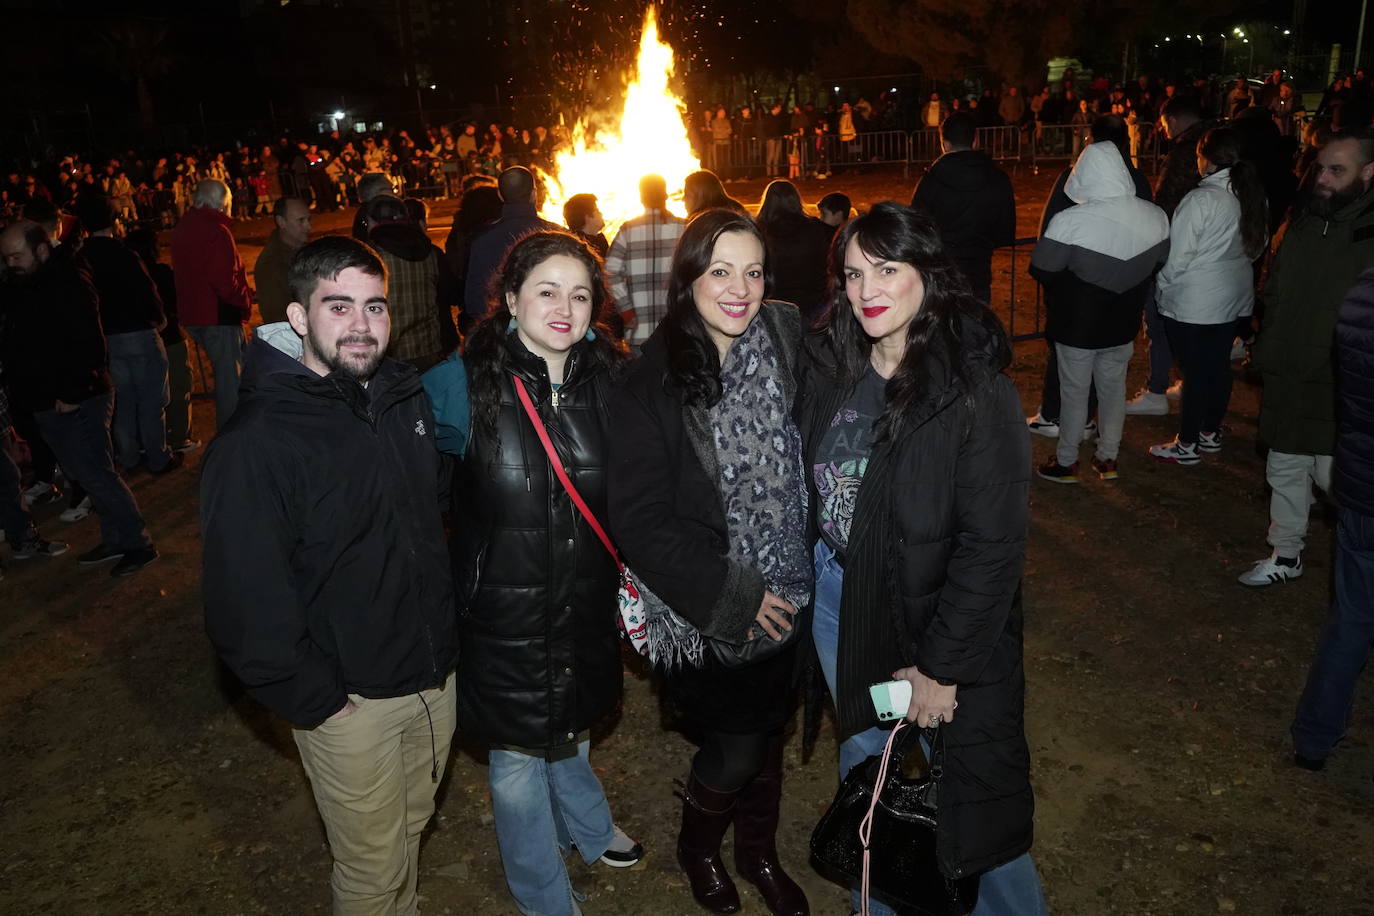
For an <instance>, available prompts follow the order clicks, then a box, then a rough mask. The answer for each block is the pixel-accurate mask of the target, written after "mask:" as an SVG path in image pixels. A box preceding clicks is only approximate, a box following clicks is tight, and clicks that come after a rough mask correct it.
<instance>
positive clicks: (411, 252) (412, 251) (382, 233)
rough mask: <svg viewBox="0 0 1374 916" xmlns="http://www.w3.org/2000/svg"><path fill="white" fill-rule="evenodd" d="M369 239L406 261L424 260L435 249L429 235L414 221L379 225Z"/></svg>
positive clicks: (374, 244) (375, 244)
mask: <svg viewBox="0 0 1374 916" xmlns="http://www.w3.org/2000/svg"><path fill="white" fill-rule="evenodd" d="M367 240H368V241H369V242H371V243H372V245H373V246H374V247H376V248H380V249H382V250H383V251H385V252H386V253H387V254H390V255H394V256H396V257H398V258H401V259H402V260H406V261H423V260H424V259H425V258H427V257H429V253H430V252H431V251H432V250H433V247H432V245H431V244H430V241H429V236H427V235H425V233H424V230H422V229H421V228H420V227H419V226H416V225H415V224H413V223H391V224H388V225H383V226H378V227H377V228H375V229H373V230H372V232H371V233H370V234H369V235H368V237H367Z"/></svg>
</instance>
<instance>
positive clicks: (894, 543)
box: [798, 321, 1034, 876]
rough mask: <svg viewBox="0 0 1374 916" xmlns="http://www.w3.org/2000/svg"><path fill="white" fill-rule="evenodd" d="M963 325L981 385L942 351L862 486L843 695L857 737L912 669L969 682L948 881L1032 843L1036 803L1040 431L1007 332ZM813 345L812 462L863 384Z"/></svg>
mask: <svg viewBox="0 0 1374 916" xmlns="http://www.w3.org/2000/svg"><path fill="white" fill-rule="evenodd" d="M961 336H962V337H963V338H964V340H965V341H966V344H965V347H966V349H965V354H966V364H965V372H966V374H967V376H968V378H967V381H960V380H958V379H957V378H956V377H955V376H954V375H953V373H951V372H949V371H947V370H946V369H945V368H944V367H943V366H941V365H940V364H939V363H938V362H937V361H936V360H934V359H930V360H928V364H929V365H930V371H931V382H930V388H929V394H928V396H927V397H926V398H925V400H924V401H923V402H922V404H921V406H920V407H919V408H917V409H916V410H915V411H914V412H913V413H912V415H911V416H910V417H909V418H908V422H907V426H906V428H905V431H904V432H903V434H902V435H901V437H900V438H899V439H898V441H897V442H896V443H895V444H884V445H880V446H878V447H877V448H875V450H874V452H873V454H872V456H871V457H870V460H869V463H868V469H867V472H866V473H865V475H864V479H863V483H862V485H861V486H860V488H859V495H858V502H857V504H856V506H855V511H854V519H853V523H852V526H851V528H850V536H849V548H848V550H847V552H846V558H847V559H846V568H845V576H844V586H843V591H842V594H841V604H840V608H841V609H840V621H841V624H840V634H839V666H838V669H839V670H838V685H837V686H838V693H839V696H837V697H835V698H834V699H835V707H836V710H837V712H838V714H839V719H840V726H841V731H842V732H843V733H844V734H853V733H856V732H859V731H862V730H864V729H867V728H871V727H873V726H874V725H878V724H880V723H878V722H877V720H876V716H875V714H874V711H873V706H872V703H871V701H870V699H869V694H868V687H869V685H871V684H875V683H878V682H880V681H886V680H889V679H890V678H891V676H892V672H893V671H895V670H896V669H898V668H901V667H906V666H911V665H915V666H917V667H918V668H920V670H921V671H922V672H923V673H925V674H926V675H927V676H929V677H933V678H937V679H939V680H941V681H952V682H954V683H956V684H957V685H958V695H957V699H958V701H959V711H958V713H957V714H956V715H955V718H954V721H953V722H951V723H949V724H948V725H947V726H946V727H945V729H946V742H947V750H948V756H947V760H946V766H945V779H944V783H943V787H942V793H941V795H940V820H939V827H938V844H937V845H938V855H939V859H940V865H941V870H942V871H943V872H944V873H945V874H947V875H949V876H962V875H967V874H972V873H976V872H980V871H984V870H986V869H988V868H992V867H994V866H997V865H1001V864H1003V863H1005V862H1008V861H1010V860H1012V859H1014V858H1016V857H1017V856H1019V855H1021V854H1022V853H1024V852H1025V851H1026V850H1028V849H1029V848H1030V844H1031V829H1032V815H1033V812H1034V799H1033V797H1032V794H1031V786H1030V778H1029V776H1030V755H1029V751H1028V749H1027V747H1026V739H1025V733H1024V728H1023V724H1022V707H1023V694H1024V676H1023V671H1022V661H1021V572H1022V567H1023V566H1024V562H1025V545H1026V529H1027V515H1028V506H1029V494H1030V442H1029V441H1028V440H1029V436H1028V434H1027V432H1026V424H1025V420H1024V418H1023V417H1022V415H1021V401H1020V398H1019V396H1018V395H1017V393H1016V389H1015V387H1014V386H1013V385H1012V382H1011V380H1010V379H1009V378H1007V376H1006V375H1004V374H1003V372H1002V370H1003V369H1004V368H1005V366H1006V363H1007V361H1008V360H1009V358H1010V353H1009V350H1008V348H1007V346H1006V344H1005V342H1004V338H1003V339H1001V340H999V339H997V338H994V337H992V336H990V335H989V333H988V332H987V331H986V330H985V329H983V328H981V327H978V326H975V325H974V323H973V322H971V321H970V322H968V323H967V324H966V326H965V328H964V330H963V332H962V334H961ZM813 343H814V346H811V347H809V354H810V358H809V359H808V360H807V368H806V371H805V372H804V374H803V381H802V391H801V396H800V400H799V403H798V418H799V419H798V422H799V425H800V426H801V429H802V435H803V436H804V438H805V448H806V466H807V467H812V466H814V464H815V463H816V449H817V448H818V447H819V444H820V441H821V438H822V436H823V435H824V433H825V430H826V429H827V427H828V426H829V425H830V422H831V420H832V419H833V417H834V416H835V414H836V412H837V411H838V410H839V409H840V408H841V407H842V406H843V405H844V402H845V400H846V399H847V397H848V396H849V394H850V390H851V386H849V385H847V384H842V383H839V382H837V381H836V377H835V373H834V370H833V369H832V368H831V367H832V366H833V365H834V360H833V359H831V357H830V353H829V350H828V348H827V345H826V344H824V343H823V342H820V341H818V340H815V339H813ZM808 484H809V485H810V486H812V492H811V504H812V506H813V507H814V506H816V505H818V504H819V501H818V497H817V494H816V492H815V489H814V481H813V480H810V479H808ZM813 524H814V521H813Z"/></svg>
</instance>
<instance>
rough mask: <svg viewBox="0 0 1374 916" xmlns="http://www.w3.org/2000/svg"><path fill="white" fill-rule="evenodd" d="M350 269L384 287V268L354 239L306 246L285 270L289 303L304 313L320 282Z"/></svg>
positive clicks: (336, 237)
mask: <svg viewBox="0 0 1374 916" xmlns="http://www.w3.org/2000/svg"><path fill="white" fill-rule="evenodd" d="M397 203H400V201H397ZM350 267H356V268H357V269H358V270H361V271H362V272H363V273H365V274H367V275H368V276H369V277H381V278H382V283H383V284H385V283H386V265H385V264H383V263H382V259H381V258H379V257H377V252H375V251H373V250H372V249H371V248H370V247H368V246H367V245H364V244H363V243H362V242H360V241H358V240H357V239H353V238H349V237H348V236H343V235H326V236H325V237H324V238H321V239H316V240H315V241H313V242H309V243H307V244H306V245H304V246H302V248H301V249H300V250H299V251H297V252H296V256H295V257H293V258H292V259H291V265H290V266H289V267H287V269H286V288H287V289H288V290H290V291H291V301H292V302H299V303H300V304H301V305H303V306H305V307H306V308H307V309H308V308H309V307H310V297H311V295H313V294H314V292H315V287H316V286H319V284H320V281H321V280H336V279H338V277H339V274H341V273H343V272H344V271H345V270H348V269H349V268H350Z"/></svg>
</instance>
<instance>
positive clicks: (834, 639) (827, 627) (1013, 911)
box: [811, 540, 1050, 916]
mask: <svg viewBox="0 0 1374 916" xmlns="http://www.w3.org/2000/svg"><path fill="white" fill-rule="evenodd" d="M813 559H814V562H815V567H816V603H815V606H814V607H815V614H814V616H813V617H812V621H811V636H812V638H813V639H814V640H815V641H816V654H817V655H818V656H819V657H820V661H821V672H822V673H823V674H824V675H825V683H826V686H827V687H829V688H830V695H831V696H834V695H835V681H836V674H837V671H838V667H839V646H840V595H841V589H842V588H843V586H844V570H843V569H841V568H840V564H839V563H838V562H837V561H836V560H835V551H834V550H832V549H831V548H830V545H828V544H826V542H825V541H824V540H819V541H817V542H816V547H815V550H814V552H813ZM888 734H889V732H888V731H887V729H882V728H870V729H868V730H867V731H862V732H859V733H858V734H857V735H851V736H850V737H848V738H846V739H845V740H844V741H842V742H840V780H841V781H843V780H844V778H845V777H846V776H848V775H849V771H850V770H852V769H853V768H854V767H856V766H858V765H859V764H861V763H863V762H864V761H865V760H867V759H868V758H869V757H872V756H874V755H875V754H881V753H882V752H883V746H884V745H885V744H887V737H888ZM921 744H922V747H923V748H924V750H925V752H926V753H927V754H929V753H930V748H929V747H926V746H925V740H924V739H922V741H921ZM851 899H852V902H853V906H854V909H855V910H858V909H859V892H858V891H857V890H855V891H853V892H852V893H851ZM868 911H869V913H870V914H872V916H894V913H893V911H892V910H891V909H889V908H888V907H887V906H884V905H883V904H882V903H880V902H879V901H877V900H875V899H870V900H869V904H868ZM1049 912H1050V911H1049V907H1048V906H1046V905H1045V894H1044V891H1043V890H1041V887H1040V875H1039V874H1038V873H1037V872H1036V870H1035V863H1034V862H1032V861H1031V857H1030V853H1026V854H1024V855H1022V856H1020V857H1019V858H1016V859H1012V860H1011V861H1010V862H1008V863H1007V864H1005V865H999V866H997V867H996V868H994V869H990V870H989V871H986V872H983V875H982V878H981V879H980V880H979V882H978V905H977V906H975V907H974V908H973V914H972V916H1049Z"/></svg>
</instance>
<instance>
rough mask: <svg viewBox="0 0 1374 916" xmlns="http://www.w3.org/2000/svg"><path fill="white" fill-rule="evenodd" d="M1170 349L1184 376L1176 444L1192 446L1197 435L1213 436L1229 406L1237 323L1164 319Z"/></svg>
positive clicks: (1180, 372) (1166, 317) (1219, 427)
mask: <svg viewBox="0 0 1374 916" xmlns="http://www.w3.org/2000/svg"><path fill="white" fill-rule="evenodd" d="M1164 329H1165V331H1167V332H1168V335H1169V347H1170V349H1172V350H1173V353H1174V359H1175V360H1176V361H1177V362H1178V371H1179V374H1180V375H1182V376H1183V398H1182V401H1181V402H1180V405H1179V414H1180V416H1179V429H1178V441H1179V442H1182V443H1185V444H1189V445H1192V444H1194V443H1196V442H1197V437H1198V433H1199V432H1204V433H1215V432H1218V431H1219V430H1220V429H1221V418H1222V417H1224V416H1226V406H1227V405H1228V404H1230V403H1231V341H1232V339H1233V338H1234V337H1235V329H1236V324H1235V322H1234V321H1227V322H1225V323H1224V324H1188V323H1186V322H1183V321H1176V320H1174V319H1173V318H1170V317H1168V316H1167V315H1166V316H1164Z"/></svg>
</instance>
